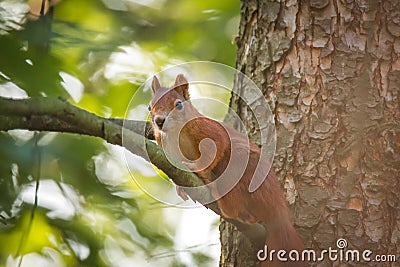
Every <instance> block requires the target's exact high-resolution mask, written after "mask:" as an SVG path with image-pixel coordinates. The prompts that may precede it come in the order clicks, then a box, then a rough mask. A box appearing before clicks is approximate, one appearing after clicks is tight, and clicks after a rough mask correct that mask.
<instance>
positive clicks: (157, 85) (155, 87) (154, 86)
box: [151, 76, 161, 94]
mask: <svg viewBox="0 0 400 267" xmlns="http://www.w3.org/2000/svg"><path fill="white" fill-rule="evenodd" d="M160 87H161V85H160V82H159V81H158V79H157V76H154V77H153V82H152V83H151V89H152V90H153V94H154V93H155V92H156V91H157V90H158V89H160Z"/></svg>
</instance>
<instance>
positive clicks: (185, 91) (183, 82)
mask: <svg viewBox="0 0 400 267" xmlns="http://www.w3.org/2000/svg"><path fill="white" fill-rule="evenodd" d="M173 89H174V90H175V91H177V92H178V93H179V94H180V95H182V96H183V97H184V98H185V100H189V99H190V95H189V82H188V80H187V79H186V77H185V76H184V75H183V74H178V76H176V79H175V83H174V86H173Z"/></svg>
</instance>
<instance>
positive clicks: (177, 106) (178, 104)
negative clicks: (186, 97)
mask: <svg viewBox="0 0 400 267" xmlns="http://www.w3.org/2000/svg"><path fill="white" fill-rule="evenodd" d="M175 108H176V109H178V110H181V109H182V108H183V104H182V101H177V102H176V103H175Z"/></svg>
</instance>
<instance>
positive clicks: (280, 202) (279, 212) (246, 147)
mask: <svg viewBox="0 0 400 267" xmlns="http://www.w3.org/2000/svg"><path fill="white" fill-rule="evenodd" d="M188 89H189V83H188V81H187V80H186V78H185V77H184V76H183V75H182V74H179V75H178V76H177V77H176V80H175V83H174V85H173V86H172V87H170V88H168V87H163V86H161V85H160V82H159V81H158V79H157V77H156V76H154V78H153V81H152V90H153V98H152V100H151V101H150V106H149V110H150V115H151V123H152V126H153V130H154V135H155V139H156V142H157V144H158V145H159V146H161V147H163V148H164V149H165V147H166V145H168V144H167V142H169V143H173V144H170V146H174V147H176V148H177V149H176V150H173V149H172V150H171V151H172V153H173V154H174V155H173V156H175V157H177V158H179V159H181V158H183V159H184V160H182V162H183V163H184V164H185V165H186V166H187V167H188V168H189V169H191V170H193V171H194V172H195V173H196V174H197V175H198V176H199V177H200V179H202V180H203V182H204V183H205V184H210V185H211V186H210V191H211V195H212V196H213V197H214V198H215V199H216V201H217V204H218V207H219V208H220V210H221V213H222V215H223V217H225V218H229V219H233V220H239V221H240V222H242V223H246V224H253V223H261V224H262V225H263V226H264V227H265V229H266V231H267V240H266V242H265V244H266V245H267V247H268V250H269V251H271V250H272V249H275V250H276V251H278V250H280V249H284V250H286V251H287V253H289V251H290V250H298V251H299V253H300V254H301V251H302V250H303V249H304V245H303V243H302V241H301V239H300V238H299V236H298V234H297V232H296V230H295V229H294V227H293V225H292V223H291V221H290V216H289V211H288V208H287V205H286V203H285V199H284V196H283V192H282V190H281V188H280V184H279V181H278V179H277V177H276V176H275V174H274V172H273V171H272V170H270V171H269V173H268V175H267V177H266V178H265V179H264V181H263V183H262V184H261V186H260V187H259V188H258V189H256V190H255V191H254V192H251V193H250V192H249V190H248V188H249V184H250V181H251V179H252V176H253V173H254V171H255V169H256V166H257V164H258V161H259V159H260V153H261V149H260V148H259V147H258V146H257V145H256V144H254V143H252V142H250V141H249V139H248V137H247V136H246V135H244V134H242V133H240V132H238V131H237V130H235V129H234V128H232V127H230V126H228V125H226V124H224V123H222V122H219V121H216V120H213V119H211V118H208V117H206V116H204V115H202V114H201V113H200V112H199V111H198V110H197V109H196V108H195V107H194V106H193V105H192V103H191V100H190V95H189V90H188ZM202 140H203V141H204V140H207V142H202ZM210 141H212V142H210ZM265 165H268V164H267V162H266V163H265ZM227 169H229V170H227ZM220 176H224V179H223V180H224V181H223V182H220V183H213V182H214V181H215V180H216V179H217V178H219V177H220ZM235 176H236V177H235ZM231 180H232V182H230V181H231ZM232 187H233V188H232ZM302 264H304V263H300V262H296V263H294V262H279V261H277V260H276V259H275V261H272V262H265V263H264V266H305V265H302Z"/></svg>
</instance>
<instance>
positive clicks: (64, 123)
mask: <svg viewBox="0 0 400 267" xmlns="http://www.w3.org/2000/svg"><path fill="white" fill-rule="evenodd" d="M123 128H125V129H124V132H123ZM13 129H26V130H32V131H54V132H68V133H76V134H84V135H89V136H95V137H100V138H102V139H104V140H105V141H107V142H108V143H110V144H115V145H120V146H122V145H124V147H125V148H126V149H128V150H129V151H131V152H132V153H134V154H136V155H138V156H141V157H143V158H144V159H146V160H148V161H150V162H151V163H153V164H154V165H155V166H157V167H158V168H159V169H161V170H162V171H164V172H165V173H166V174H167V175H168V177H169V178H170V179H171V180H172V181H174V183H175V184H177V185H179V186H185V187H199V186H202V185H204V183H203V182H202V180H201V179H200V178H199V177H198V176H197V175H195V174H194V173H191V172H190V171H183V170H181V169H179V168H176V167H175V166H173V165H172V164H171V163H170V162H169V161H168V159H167V158H166V156H165V154H164V151H163V150H162V149H161V148H160V147H159V146H157V145H156V144H154V142H151V141H150V140H149V139H147V138H151V139H154V135H153V131H152V129H151V125H150V123H148V122H144V121H127V120H122V119H106V118H103V117H99V116H97V115H95V114H93V113H90V112H88V111H86V110H83V109H80V108H78V107H76V106H73V105H71V104H69V103H68V102H66V101H63V100H61V99H57V98H48V97H32V98H28V99H18V100H17V99H9V98H2V97H0V131H8V130H13ZM122 133H123V134H122ZM143 133H144V134H145V136H146V137H147V138H145V136H143V135H142V134H143ZM122 138H124V142H122ZM187 193H188V194H189V196H190V197H191V198H192V199H194V200H197V201H199V202H200V203H209V202H210V200H212V197H211V195H210V192H209V190H208V189H207V188H204V187H202V188H196V189H195V190H190V192H187ZM205 206H206V207H207V208H209V209H211V210H212V211H214V212H215V213H216V214H218V215H220V216H222V214H221V211H220V209H219V208H218V206H217V204H216V202H211V203H209V204H206V205H205ZM228 221H229V222H231V223H233V224H234V225H235V226H236V227H237V228H238V229H239V230H240V231H242V232H245V233H246V234H247V235H248V236H249V238H250V239H251V240H252V241H253V243H255V244H257V247H258V246H260V245H263V242H264V240H265V239H264V236H265V231H264V230H262V229H261V228H260V225H258V224H255V225H251V226H249V225H246V224H243V223H241V222H239V221H236V220H230V219H228Z"/></svg>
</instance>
